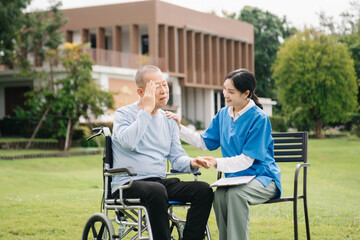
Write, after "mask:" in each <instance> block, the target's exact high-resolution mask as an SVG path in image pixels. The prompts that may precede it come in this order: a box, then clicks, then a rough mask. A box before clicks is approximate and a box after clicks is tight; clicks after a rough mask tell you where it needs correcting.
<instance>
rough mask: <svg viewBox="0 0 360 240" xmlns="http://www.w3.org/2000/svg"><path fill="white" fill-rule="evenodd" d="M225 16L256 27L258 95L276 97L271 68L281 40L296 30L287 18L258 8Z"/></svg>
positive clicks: (245, 8) (246, 9) (244, 9)
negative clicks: (237, 14)
mask: <svg viewBox="0 0 360 240" xmlns="http://www.w3.org/2000/svg"><path fill="white" fill-rule="evenodd" d="M223 14H224V15H225V16H226V17H228V18H232V19H236V20H238V21H243V22H247V23H251V24H252V25H253V26H254V39H255V50H254V53H255V76H256V81H257V87H256V93H257V94H258V95H259V96H261V97H269V98H274V97H276V96H275V95H274V91H273V87H274V81H273V80H272V78H271V68H270V67H271V66H272V64H273V62H274V61H275V58H276V52H277V51H278V50H279V47H280V42H281V40H282V39H286V38H288V37H289V36H290V35H292V34H293V33H294V32H295V28H293V27H290V26H289V24H288V22H287V20H286V17H285V16H284V17H283V18H279V17H278V16H276V15H274V14H272V13H270V12H268V11H262V10H261V9H259V8H256V7H249V6H245V7H244V8H243V9H242V10H241V11H240V14H239V16H236V14H235V13H230V14H228V13H226V12H223Z"/></svg>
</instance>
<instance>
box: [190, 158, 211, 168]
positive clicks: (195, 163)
mask: <svg viewBox="0 0 360 240" xmlns="http://www.w3.org/2000/svg"><path fill="white" fill-rule="evenodd" d="M190 165H191V167H192V168H201V167H204V168H206V169H208V168H210V167H211V162H209V161H208V160H206V159H205V158H203V157H197V158H194V159H191V162H190Z"/></svg>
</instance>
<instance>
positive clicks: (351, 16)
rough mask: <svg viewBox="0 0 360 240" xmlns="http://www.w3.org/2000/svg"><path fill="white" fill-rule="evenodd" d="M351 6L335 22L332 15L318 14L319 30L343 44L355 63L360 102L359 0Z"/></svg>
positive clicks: (359, 101)
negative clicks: (338, 20)
mask: <svg viewBox="0 0 360 240" xmlns="http://www.w3.org/2000/svg"><path fill="white" fill-rule="evenodd" d="M350 5H351V8H350V9H349V10H347V11H345V12H343V13H341V14H340V17H341V19H342V20H341V22H340V23H336V22H335V21H334V18H333V17H328V16H326V15H325V13H321V14H320V25H321V28H322V29H321V30H322V31H324V32H329V33H330V34H331V35H333V36H335V37H336V39H337V40H338V41H339V42H341V43H343V44H345V46H346V47H347V49H348V51H349V52H350V54H351V57H352V59H353V60H354V63H355V71H356V75H357V78H358V81H359V85H358V86H359V94H358V103H359V104H360V1H359V0H357V1H352V2H350Z"/></svg>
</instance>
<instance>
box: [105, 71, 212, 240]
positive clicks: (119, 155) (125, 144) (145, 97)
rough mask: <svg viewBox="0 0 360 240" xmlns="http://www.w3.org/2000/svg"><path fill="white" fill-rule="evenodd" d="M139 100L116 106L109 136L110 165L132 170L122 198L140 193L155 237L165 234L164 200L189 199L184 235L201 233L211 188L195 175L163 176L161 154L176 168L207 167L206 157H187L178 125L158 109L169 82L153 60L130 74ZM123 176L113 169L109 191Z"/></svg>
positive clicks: (162, 237) (200, 235)
mask: <svg viewBox="0 0 360 240" xmlns="http://www.w3.org/2000/svg"><path fill="white" fill-rule="evenodd" d="M135 81H136V85H137V87H138V89H137V93H138V95H139V97H140V98H139V101H138V102H136V103H133V104H130V105H128V106H125V107H121V108H119V109H117V110H116V112H115V114H114V126H113V136H112V149H113V157H114V168H118V167H124V166H131V167H133V168H134V169H135V171H136V172H137V176H136V177H135V180H134V182H133V184H132V186H131V187H130V188H129V189H125V190H124V197H125V198H140V201H141V203H142V204H143V205H144V206H145V207H146V209H147V211H148V213H149V218H150V224H151V227H152V231H153V237H154V239H155V240H169V239H170V231H169V219H168V213H167V209H168V201H181V202H190V203H191V206H190V209H189V211H188V214H187V218H186V225H185V229H184V238H183V239H184V240H190V239H193V240H200V239H203V238H204V232H205V227H206V223H207V220H208V217H209V214H210V210H211V205H212V201H213V191H212V189H211V188H210V187H209V185H208V184H207V183H205V182H201V181H192V182H183V181H180V180H179V179H178V178H168V179H167V178H166V176H165V172H166V159H168V160H169V161H170V162H171V165H172V168H173V169H175V170H177V171H180V172H196V171H198V168H200V167H206V168H208V167H210V163H208V162H206V160H201V159H192V158H190V157H189V156H188V155H187V154H186V153H185V151H184V149H182V147H181V143H180V140H179V128H178V126H177V123H176V121H175V120H174V119H168V118H167V116H166V114H165V112H164V111H163V110H161V109H160V108H161V107H164V106H165V105H166V104H167V101H168V99H169V87H168V84H167V82H166V80H165V78H164V76H163V74H162V72H161V71H160V69H159V68H157V67H155V66H144V67H142V68H140V69H139V70H138V71H137V73H136V77H135ZM127 181H128V180H127V179H126V177H125V176H122V175H116V176H114V177H113V181H112V192H113V196H114V197H118V195H119V191H118V190H117V189H118V187H119V186H121V185H123V184H125V183H126V182H127Z"/></svg>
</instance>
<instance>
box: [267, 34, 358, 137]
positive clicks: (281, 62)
mask: <svg viewBox="0 0 360 240" xmlns="http://www.w3.org/2000/svg"><path fill="white" fill-rule="evenodd" d="M272 70H273V75H272V76H273V78H274V79H275V81H276V86H277V92H278V97H279V100H280V101H281V102H282V104H283V109H284V110H285V113H286V114H287V115H288V116H290V117H291V115H292V116H296V119H295V120H296V121H298V122H300V123H301V124H298V128H299V126H300V128H301V127H305V128H309V127H314V132H315V137H318V138H320V137H323V135H322V131H321V129H322V124H323V123H331V122H344V121H346V120H348V118H349V115H350V114H349V113H352V112H353V111H354V110H355V109H356V107H357V101H356V95H357V91H358V90H357V83H356V75H355V70H354V61H353V60H352V59H351V58H350V55H349V53H348V52H347V49H346V47H345V46H344V45H343V44H339V43H338V42H337V41H336V39H335V38H334V37H332V36H326V35H324V34H321V33H319V32H317V31H315V30H313V29H310V30H308V29H305V30H304V31H303V32H298V33H297V34H296V35H295V36H293V37H291V38H290V39H289V40H287V41H285V43H284V44H282V46H281V47H280V50H279V51H278V53H277V58H276V60H275V62H274V65H273V67H272ZM293 119H294V118H293ZM299 130H308V129H299Z"/></svg>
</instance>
